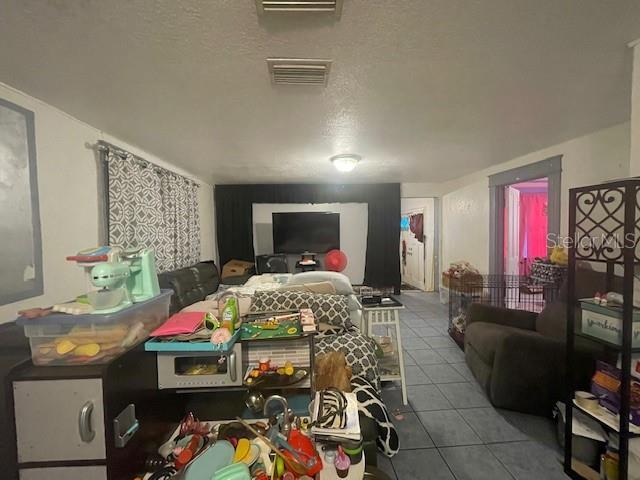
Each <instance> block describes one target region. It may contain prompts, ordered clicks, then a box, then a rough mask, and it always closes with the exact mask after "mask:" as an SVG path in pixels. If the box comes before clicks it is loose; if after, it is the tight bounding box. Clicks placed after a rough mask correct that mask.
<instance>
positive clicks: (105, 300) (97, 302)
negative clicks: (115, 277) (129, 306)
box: [87, 288, 126, 310]
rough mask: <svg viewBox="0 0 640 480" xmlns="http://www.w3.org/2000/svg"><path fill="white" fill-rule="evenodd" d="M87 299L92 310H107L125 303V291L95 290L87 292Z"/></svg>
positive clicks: (121, 289) (118, 289) (117, 289)
mask: <svg viewBox="0 0 640 480" xmlns="http://www.w3.org/2000/svg"><path fill="white" fill-rule="evenodd" d="M87 298H88V299H89V303H91V306H92V307H93V308H94V310H108V309H110V308H115V307H117V306H118V305H120V304H122V303H125V301H126V291H125V289H124V288H116V289H114V290H96V291H94V292H87Z"/></svg>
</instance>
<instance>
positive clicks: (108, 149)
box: [96, 140, 200, 188]
mask: <svg viewBox="0 0 640 480" xmlns="http://www.w3.org/2000/svg"><path fill="white" fill-rule="evenodd" d="M96 149H97V150H98V151H99V152H103V153H113V154H115V155H117V156H118V157H120V158H122V159H126V158H133V159H134V160H135V161H136V162H139V163H140V164H142V165H144V166H145V167H147V166H148V167H151V168H153V169H154V170H155V171H157V172H160V173H163V174H165V175H174V176H176V177H182V178H184V179H185V180H187V181H189V182H191V183H193V184H194V185H196V186H197V187H198V188H199V187H200V184H199V183H198V182H196V181H195V180H193V179H191V178H189V177H187V176H185V175H181V174H179V173H176V172H174V171H173V170H169V169H168V168H164V167H161V166H160V165H156V164H155V163H153V162H150V161H149V160H147V159H146V158H142V157H141V156H139V155H136V154H134V153H131V152H129V151H127V150H124V149H123V148H120V147H118V146H117V145H114V144H112V143H109V142H105V141H104V140H98V143H97V144H96ZM105 160H106V159H105Z"/></svg>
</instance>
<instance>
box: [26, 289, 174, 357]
mask: <svg viewBox="0 0 640 480" xmlns="http://www.w3.org/2000/svg"><path fill="white" fill-rule="evenodd" d="M171 295H173V291H172V290H162V292H161V293H160V295H158V296H157V297H155V298H152V299H151V300H147V301H146V302H140V303H134V304H133V305H132V306H130V307H128V308H125V309H124V310H120V311H119V312H116V313H109V314H105V315H98V314H96V315H67V314H57V313H56V314H51V315H47V316H45V317H40V318H35V319H28V318H23V317H20V318H18V319H17V320H16V323H17V324H18V325H21V326H22V327H23V328H24V334H25V336H27V337H28V338H29V343H30V345H31V358H32V359H33V363H34V364H35V365H84V364H89V363H91V364H103V363H107V362H109V361H110V360H111V359H113V358H114V357H116V356H117V355H120V354H121V353H123V352H125V351H127V350H129V349H130V348H132V347H134V346H135V345H137V344H138V343H140V342H141V341H142V340H145V339H146V338H147V337H148V336H149V333H151V332H152V331H153V330H155V329H156V328H157V327H158V326H159V325H161V324H162V323H163V322H165V321H166V320H167V318H169V301H170V300H171Z"/></svg>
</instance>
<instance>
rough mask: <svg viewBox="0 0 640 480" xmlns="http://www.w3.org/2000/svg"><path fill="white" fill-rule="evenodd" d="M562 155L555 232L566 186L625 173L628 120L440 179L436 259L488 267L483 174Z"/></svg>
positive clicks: (565, 198) (566, 194)
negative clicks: (442, 181) (447, 179)
mask: <svg viewBox="0 0 640 480" xmlns="http://www.w3.org/2000/svg"><path fill="white" fill-rule="evenodd" d="M558 154H560V155H563V158H562V180H561V182H562V202H561V219H560V221H561V229H560V231H561V233H562V234H566V232H567V221H568V212H569V189H570V188H573V187H578V186H583V185H589V184H593V183H598V182H602V181H604V180H610V179H614V178H621V177H626V176H628V175H629V155H630V133H629V123H623V124H620V125H615V126H613V127H610V128H606V129H604V130H599V131H597V132H594V133H592V134H589V135H585V136H583V137H579V138H575V139H572V140H569V141H567V142H564V143H561V144H559V145H554V146H553V147H549V148H545V149H543V150H539V151H537V152H533V153H530V154H527V155H524V156H522V157H518V158H515V159H513V160H510V161H508V162H505V163H502V164H500V165H496V166H493V167H491V168H488V169H485V170H482V171H480V172H476V173H474V174H472V175H469V176H466V177H462V178H460V179H457V180H454V181H452V182H448V183H447V184H445V185H443V188H444V191H445V192H446V193H445V194H444V195H443V197H442V242H441V245H442V253H441V258H442V263H441V265H440V268H441V270H444V269H446V268H447V266H448V265H449V263H451V262H454V261H458V260H467V261H469V262H471V263H472V264H473V265H475V266H476V267H477V268H478V269H479V270H480V271H481V272H483V273H487V272H488V271H489V179H488V176H489V175H493V174H495V173H499V172H502V171H505V170H509V169H512V168H516V167H520V166H522V165H526V164H529V163H533V162H537V161H540V160H544V159H545V158H549V157H552V156H554V155H558Z"/></svg>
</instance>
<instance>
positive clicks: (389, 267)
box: [215, 183, 400, 289]
mask: <svg viewBox="0 0 640 480" xmlns="http://www.w3.org/2000/svg"><path fill="white" fill-rule="evenodd" d="M254 203H366V204H368V209H369V227H368V235H367V253H366V263H365V272H364V282H365V284H366V285H369V286H372V287H395V288H397V289H399V288H400V252H399V241H400V184H399V183H381V184H361V185H360V184H350V185H329V184H286V185H273V184H268V185H216V187H215V209H216V232H217V236H218V253H219V255H220V265H221V266H222V265H224V264H225V263H227V262H228V261H229V260H232V259H238V260H246V261H250V262H252V261H253V260H254V256H255V255H254V251H253V204H254Z"/></svg>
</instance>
